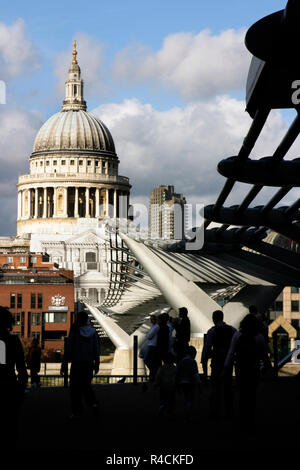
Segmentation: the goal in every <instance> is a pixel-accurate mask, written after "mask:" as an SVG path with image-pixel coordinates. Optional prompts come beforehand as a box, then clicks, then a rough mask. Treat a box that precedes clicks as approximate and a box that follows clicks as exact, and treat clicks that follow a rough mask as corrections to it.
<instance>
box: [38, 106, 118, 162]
mask: <svg viewBox="0 0 300 470" xmlns="http://www.w3.org/2000/svg"><path fill="white" fill-rule="evenodd" d="M66 150H74V151H77V150H79V151H88V153H91V152H92V153H93V152H96V153H99V152H100V153H102V152H109V153H111V154H114V155H115V145H114V141H113V138H112V136H111V133H110V132H109V130H108V129H107V127H106V126H105V125H104V124H103V122H101V121H100V120H99V119H96V118H95V117H94V116H92V115H91V114H90V113H88V112H87V111H84V110H83V109H78V110H77V109H69V110H65V111H61V112H59V113H56V114H54V115H53V116H51V117H50V118H49V119H48V120H47V121H46V122H45V123H44V124H43V126H42V127H41V129H40V130H39V132H38V134H37V136H36V138H35V141H34V145H33V154H36V153H40V152H41V153H44V152H51V151H54V152H55V153H57V152H58V151H66Z"/></svg>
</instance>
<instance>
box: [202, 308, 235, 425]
mask: <svg viewBox="0 0 300 470" xmlns="http://www.w3.org/2000/svg"><path fill="white" fill-rule="evenodd" d="M223 318H224V316H223V312H222V310H215V311H214V312H213V315H212V319H213V322H214V325H215V326H213V327H212V328H211V329H210V330H208V332H207V334H206V335H205V340H204V346H203V351H202V357H201V362H202V367H203V373H204V379H206V378H207V362H208V359H209V358H211V400H210V414H211V416H212V417H219V416H220V413H221V405H222V394H223V395H224V404H225V413H226V416H227V417H231V416H232V414H233V396H232V368H230V369H228V370H227V371H226V374H225V375H224V376H223V374H222V373H223V370H224V364H225V360H226V357H227V353H228V351H229V348H230V344H231V340H232V336H233V335H234V333H235V331H236V330H235V328H233V327H232V326H230V325H227V324H226V323H225V322H224V321H223ZM222 392H223V393H222Z"/></svg>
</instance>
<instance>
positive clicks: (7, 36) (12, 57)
mask: <svg viewBox="0 0 300 470" xmlns="http://www.w3.org/2000/svg"><path fill="white" fill-rule="evenodd" d="M38 68H39V59H38V53H37V50H36V48H35V46H34V45H33V43H32V41H31V40H30V39H28V38H27V36H26V27H25V23H24V20H23V19H22V18H19V19H18V20H16V21H15V22H14V23H13V24H12V25H11V26H7V25H6V24H4V23H0V79H1V80H8V79H10V78H14V77H16V76H17V75H20V74H21V73H24V72H25V73H31V72H32V71H33V70H37V69H38Z"/></svg>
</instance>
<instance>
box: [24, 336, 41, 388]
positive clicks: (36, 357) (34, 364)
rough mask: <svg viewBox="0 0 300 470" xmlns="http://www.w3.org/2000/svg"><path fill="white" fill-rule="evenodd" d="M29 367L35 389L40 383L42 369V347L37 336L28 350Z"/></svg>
mask: <svg viewBox="0 0 300 470" xmlns="http://www.w3.org/2000/svg"><path fill="white" fill-rule="evenodd" d="M27 367H28V369H29V370H30V381H31V388H32V389H33V390H34V389H36V388H37V387H38V386H39V385H40V377H39V372H40V369H41V347H40V345H39V340H38V339H37V338H33V340H32V342H31V346H30V348H29V350H28V354H27Z"/></svg>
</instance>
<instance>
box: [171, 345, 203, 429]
mask: <svg viewBox="0 0 300 470" xmlns="http://www.w3.org/2000/svg"><path fill="white" fill-rule="evenodd" d="M196 354H197V350H196V348H195V347H194V346H188V347H187V349H186V353H185V356H184V357H183V359H181V360H180V361H179V363H178V366H177V373H176V384H177V385H178V387H179V390H181V391H182V393H183V398H184V407H185V410H184V411H185V419H186V420H187V421H188V420H189V419H190V417H191V409H192V403H193V399H194V394H195V389H196V387H197V386H199V385H200V377H199V372H198V365H197V362H196V361H195V357H196Z"/></svg>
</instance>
